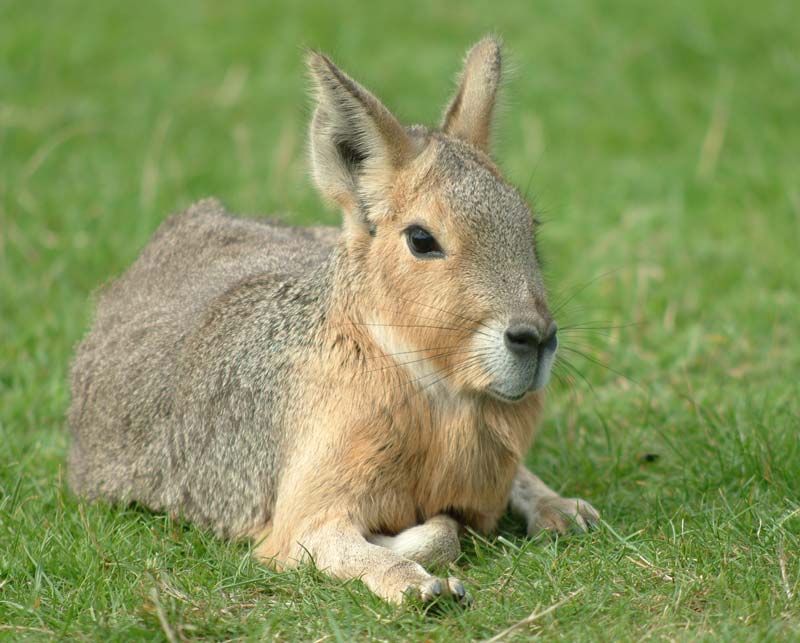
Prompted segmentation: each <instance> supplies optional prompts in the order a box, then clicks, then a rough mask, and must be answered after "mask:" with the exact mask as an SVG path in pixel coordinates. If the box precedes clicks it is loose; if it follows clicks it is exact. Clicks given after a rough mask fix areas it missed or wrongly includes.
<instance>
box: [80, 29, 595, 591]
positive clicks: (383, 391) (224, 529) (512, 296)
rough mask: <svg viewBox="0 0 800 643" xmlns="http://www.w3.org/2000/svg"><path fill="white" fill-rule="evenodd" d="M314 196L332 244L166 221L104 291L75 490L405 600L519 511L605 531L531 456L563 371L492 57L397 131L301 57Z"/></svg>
mask: <svg viewBox="0 0 800 643" xmlns="http://www.w3.org/2000/svg"><path fill="white" fill-rule="evenodd" d="M309 64H310V67H311V70H312V73H313V75H314V77H315V79H316V83H317V97H318V107H317V112H316V114H315V117H314V121H313V123H312V128H311V142H312V164H313V168H314V178H315V181H316V183H317V186H318V187H319V189H320V190H321V192H322V193H323V195H325V196H326V197H328V198H329V199H330V200H332V201H334V202H336V203H337V204H338V205H339V206H340V207H341V209H342V211H343V213H344V217H345V222H344V226H343V229H342V230H341V231H339V230H335V229H329V228H321V227H319V228H306V229H300V228H291V227H287V226H277V225H272V224H268V223H265V222H260V221H255V220H248V219H240V218H235V217H232V216H230V215H228V214H226V213H225V212H224V211H223V209H222V206H221V205H220V204H219V203H218V202H216V201H213V200H207V201H202V202H200V203H198V204H196V205H195V206H193V207H192V208H190V209H189V210H188V211H187V212H185V213H182V214H179V215H174V216H172V217H171V218H169V219H168V220H167V221H166V222H165V223H164V224H163V225H162V226H161V228H160V229H159V230H158V231H157V232H156V234H155V235H154V237H153V239H152V240H151V241H150V243H149V245H148V246H147V247H146V248H145V250H144V251H143V253H142V255H141V256H140V257H139V259H138V260H137V261H136V263H135V264H134V265H133V267H132V268H131V269H129V270H128V272H126V273H125V274H124V275H123V276H122V277H121V278H120V279H119V280H117V281H116V282H114V283H113V284H111V285H110V286H109V287H107V288H106V289H105V291H104V292H103V293H102V294H101V297H100V300H99V304H98V309H97V315H96V318H95V321H94V325H93V328H92V330H91V331H90V333H89V334H88V335H87V337H86V338H85V339H84V341H83V343H82V344H81V346H80V348H79V350H78V353H77V356H76V358H75V361H74V363H73V368H72V407H71V409H70V425H71V427H72V430H73V436H74V439H73V445H72V449H71V453H70V461H69V471H70V482H71V485H72V487H73V488H74V489H75V490H76V491H77V492H78V493H79V494H81V495H84V496H86V497H88V498H90V499H97V498H104V499H109V500H112V501H120V502H127V501H136V502H139V503H141V504H143V505H145V506H147V507H150V508H152V509H155V510H160V511H169V512H174V513H176V514H179V515H181V516H183V517H184V518H186V519H188V520H190V521H192V522H195V523H197V524H200V525H204V526H207V527H209V528H211V529H213V530H214V531H215V532H216V533H218V534H219V535H220V536H224V537H231V538H238V537H252V538H254V539H256V541H257V543H258V544H257V547H256V553H257V555H258V556H260V557H262V558H264V559H267V560H270V561H275V562H277V563H279V564H283V565H291V564H295V563H296V562H298V561H301V560H303V559H304V558H305V557H306V556H308V555H311V556H312V557H313V558H314V560H315V563H316V564H317V566H319V567H320V568H322V569H327V570H328V571H329V572H330V573H332V574H334V575H336V576H338V577H343V578H349V577H360V578H362V579H363V580H364V582H365V583H366V584H367V585H368V586H369V587H370V588H371V589H372V590H373V591H375V592H377V593H378V594H379V595H381V596H383V597H384V598H386V599H388V600H395V601H398V600H401V599H402V598H403V597H404V596H405V595H407V593H408V592H409V591H410V593H412V594H414V593H415V594H417V595H419V596H421V597H422V598H424V599H429V598H433V597H435V596H437V595H438V594H440V593H450V594H452V595H453V596H454V597H456V598H457V599H459V600H465V592H464V589H463V587H462V585H461V584H460V582H459V581H457V580H456V579H452V578H451V579H448V580H447V581H444V582H443V581H440V580H438V579H436V578H435V577H434V576H431V575H430V574H429V573H428V572H427V571H426V570H425V569H424V568H423V567H422V566H421V565H423V564H430V563H434V562H445V561H448V560H452V559H453V558H455V557H456V556H457V555H458V551H459V549H458V538H457V534H458V529H459V526H460V525H462V524H466V525H470V526H472V527H473V528H475V529H477V530H480V531H488V530H491V529H492V528H493V527H494V526H495V524H496V522H497V520H498V518H499V517H500V515H501V514H502V513H503V512H504V511H505V510H506V508H507V507H508V505H509V503H510V504H511V506H512V508H513V509H515V510H517V511H518V512H519V513H521V514H522V515H524V516H525V517H526V519H527V521H528V525H529V530H530V531H531V532H533V531H537V530H539V529H541V528H553V529H559V530H563V529H565V528H566V527H567V526H568V524H569V522H570V520H572V521H574V522H576V523H577V524H578V525H579V526H582V527H585V526H586V524H587V522H591V521H592V520H594V519H596V517H597V514H596V512H595V511H594V509H592V508H591V506H589V505H588V504H586V503H584V502H579V501H576V500H574V499H564V498H561V497H560V496H558V495H557V494H555V493H554V492H553V491H552V490H550V489H549V488H548V487H546V486H545V485H544V484H543V483H542V482H541V481H540V480H539V479H538V478H536V476H534V475H533V474H531V473H530V472H528V471H527V470H526V469H525V468H524V467H523V466H521V461H522V458H523V456H524V454H525V453H526V451H527V449H528V448H529V446H530V444H531V440H532V438H533V433H534V428H535V425H536V421H537V419H538V417H539V414H540V411H541V407H542V391H541V389H542V386H544V384H545V383H546V380H547V376H548V374H549V369H550V366H551V363H552V360H553V357H554V353H555V325H554V322H553V321H552V318H551V317H550V313H549V311H548V309H547V303H546V292H545V289H544V286H543V284H542V280H541V276H540V273H539V270H538V265H537V262H536V258H535V249H534V245H533V230H532V225H533V224H532V220H531V215H530V212H529V211H528V209H527V207H526V206H525V204H524V202H523V200H522V199H521V198H520V197H519V195H518V193H517V191H516V190H515V189H514V188H513V187H511V186H510V185H508V184H507V183H506V182H505V181H504V180H503V179H502V177H501V175H500V173H499V171H498V170H497V168H496V167H495V166H494V164H493V163H492V162H491V160H490V158H489V156H488V140H489V121H490V118H491V112H492V106H493V104H494V98H495V91H496V87H497V83H498V81H499V65H500V52H499V47H498V45H497V43H496V42H495V41H494V40H492V39H486V40H484V41H481V43H479V44H478V45H476V47H475V48H473V50H472V52H471V53H470V55H469V57H468V59H467V63H466V67H465V72H464V75H463V77H462V81H461V86H460V88H459V92H458V93H457V94H456V97H455V98H454V100H453V101H452V103H451V105H450V107H449V109H448V111H447V114H446V116H445V122H444V124H443V127H442V129H441V130H429V129H426V128H422V127H413V128H404V127H402V126H400V125H399V123H397V121H396V119H394V117H393V116H392V115H391V113H390V112H389V111H388V110H387V109H386V108H385V107H384V106H383V105H382V104H381V103H380V102H379V101H377V99H375V98H374V96H372V95H371V94H369V93H368V92H367V91H366V90H365V89H363V88H362V87H361V86H360V85H358V84H357V83H355V81H352V79H350V78H349V77H347V76H346V75H344V74H343V73H342V72H341V71H340V70H338V69H337V68H336V67H335V66H334V65H333V64H332V63H331V62H330V61H329V60H328V59H327V58H325V57H324V56H322V55H320V54H312V55H311V57H310V61H309Z"/></svg>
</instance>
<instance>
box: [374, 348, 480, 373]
mask: <svg viewBox="0 0 800 643" xmlns="http://www.w3.org/2000/svg"><path fill="white" fill-rule="evenodd" d="M478 350H480V349H477V348H469V349H464V350H457V351H451V352H449V353H439V354H437V355H431V356H429V357H421V358H420V359H412V360H410V361H408V362H397V363H396V364H389V365H387V366H381V367H380V368H373V369H370V370H368V371H364V373H375V372H377V371H384V370H386V369H389V368H399V367H400V366H408V365H409V364H418V363H419V362H425V361H427V360H432V359H437V358H439V357H449V356H450V355H464V354H467V355H469V354H470V353H475V352H476V351H478Z"/></svg>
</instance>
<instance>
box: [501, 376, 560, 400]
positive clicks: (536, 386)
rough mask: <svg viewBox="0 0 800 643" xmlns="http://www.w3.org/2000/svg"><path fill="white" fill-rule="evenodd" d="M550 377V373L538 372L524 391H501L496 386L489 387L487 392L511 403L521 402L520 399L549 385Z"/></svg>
mask: <svg viewBox="0 0 800 643" xmlns="http://www.w3.org/2000/svg"><path fill="white" fill-rule="evenodd" d="M549 379H550V378H549V374H548V376H545V377H541V376H539V375H538V374H537V376H536V377H534V380H533V382H531V384H530V385H529V386H528V388H526V389H524V390H523V391H520V392H518V391H514V392H507V391H500V390H498V389H497V388H495V387H489V388H488V389H486V392H487V393H488V394H489V395H490V396H491V397H493V398H495V399H497V400H500V401H501V402H510V403H513V402H519V401H520V400H522V399H524V398H526V397H527V396H528V395H530V394H531V393H534V392H536V391H539V390H541V389H543V388H544V387H545V386H546V385H547V382H548V380H549Z"/></svg>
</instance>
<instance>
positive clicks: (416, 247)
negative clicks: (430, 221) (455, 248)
mask: <svg viewBox="0 0 800 643" xmlns="http://www.w3.org/2000/svg"><path fill="white" fill-rule="evenodd" d="M406 241H408V248H409V250H411V254H413V255H414V256H415V257H420V258H423V259H436V258H440V257H444V252H442V248H441V246H440V245H439V242H438V241H436V239H435V238H434V236H433V235H432V234H431V233H430V232H428V231H427V230H426V229H425V228H421V227H420V226H418V225H412V226H411V227H409V228H407V229H406Z"/></svg>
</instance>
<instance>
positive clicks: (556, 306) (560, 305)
mask: <svg viewBox="0 0 800 643" xmlns="http://www.w3.org/2000/svg"><path fill="white" fill-rule="evenodd" d="M619 270H620V269H619V268H615V269H614V270H608V271H606V272H604V273H602V274H599V275H597V276H596V277H594V278H593V279H590V280H589V281H587V282H586V283H585V284H583V285H581V286H579V287H578V288H577V289H575V290H574V291H573V292H572V293H571V294H570V295H569V297H567V299H565V300H563V301H560V302H558V303H556V304H554V306H553V309H552V310H553V312H552V314H553V315H555V314H556V313H557V312H558V311H559V310H561V309H562V308H564V306H566V305H567V304H568V303H569V302H571V301H572V300H573V299H575V297H577V296H578V295H579V294H581V293H582V292H583V291H584V290H586V289H587V288H588V287H589V286H591V285H593V284H595V283H597V282H598V281H600V280H601V279H604V278H605V277H608V276H609V275H613V274H614V273H616V272H619Z"/></svg>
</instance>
